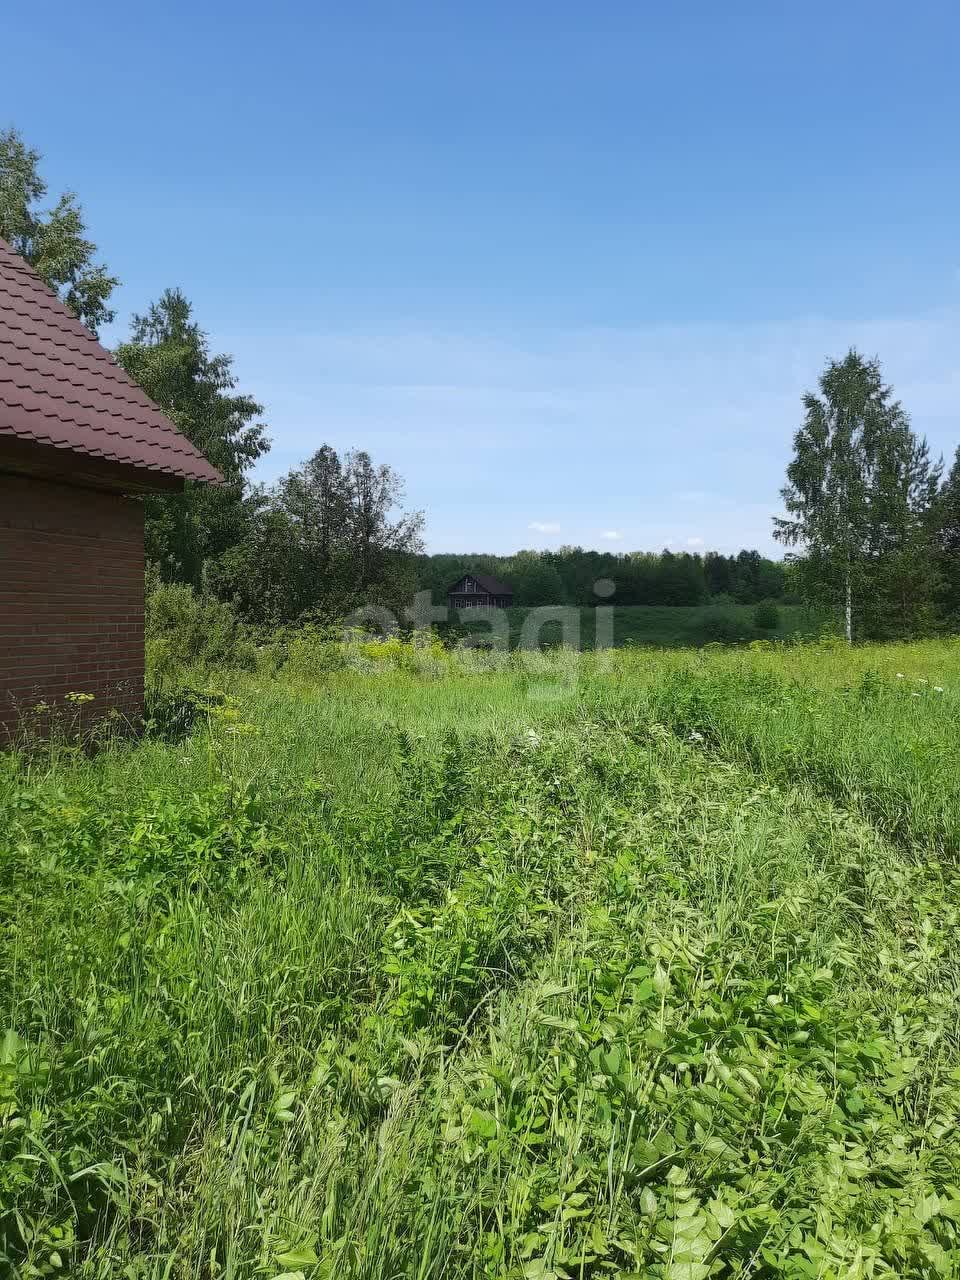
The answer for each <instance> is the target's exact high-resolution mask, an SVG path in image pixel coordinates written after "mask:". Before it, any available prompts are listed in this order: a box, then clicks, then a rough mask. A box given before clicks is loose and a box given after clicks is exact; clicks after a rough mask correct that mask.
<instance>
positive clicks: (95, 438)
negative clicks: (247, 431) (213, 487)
mask: <svg viewBox="0 0 960 1280" xmlns="http://www.w3.org/2000/svg"><path fill="white" fill-rule="evenodd" d="M4 436H8V437H9V436H13V437H16V438H18V439H20V440H26V441H34V442H35V443H37V444H42V445H52V446H53V447H54V448H56V449H63V450H66V451H68V452H72V453H77V454H82V455H84V456H85V457H92V458H102V459H104V460H105V461H107V462H113V463H121V464H123V465H125V466H130V467H136V468H138V469H142V470H144V471H154V472H158V473H162V474H164V475H167V476H179V477H182V478H183V479H189V480H202V481H206V482H208V483H213V484H217V483H220V482H222V481H223V476H221V474H220V472H219V471H218V470H217V469H216V467H213V466H211V465H210V463H209V462H208V461H207V460H206V458H205V457H204V456H203V454H202V453H200V451H199V450H198V449H195V448H194V446H193V445H192V444H191V443H190V441H189V440H188V439H187V438H186V436H184V435H183V434H182V433H181V432H179V431H178V430H177V428H176V427H175V426H174V425H173V423H172V422H171V421H170V420H169V418H166V417H164V415H163V414H162V413H161V412H160V410H159V409H158V408H157V406H156V405H155V404H154V403H153V401H152V400H151V399H150V398H149V396H147V395H145V394H144V392H143V391H141V389H140V388H139V387H138V386H137V384H136V383H135V382H134V381H133V380H132V379H131V378H129V377H128V376H127V374H126V373H125V372H124V371H123V369H121V368H120V366H119V365H118V364H117V363H116V361H115V360H114V358H113V356H111V354H110V352H109V351H107V350H106V348H105V347H102V346H101V345H100V343H99V342H97V340H96V338H94V337H93V335H92V334H91V333H90V332H89V331H88V330H87V329H85V328H84V327H83V325H82V324H81V323H80V321H79V320H77V319H76V318H75V316H74V315H73V314H72V312H71V311H70V310H69V308H67V307H66V306H65V305H64V304H63V303H62V302H61V301H60V299H59V298H58V297H57V296H56V294H54V293H53V292H52V291H51V290H50V289H48V288H47V286H46V285H45V284H44V283H43V281H42V280H41V279H40V278H39V276H37V275H36V274H35V272H34V271H33V270H32V268H31V267H29V266H28V265H27V263H26V262H25V261H24V260H23V258H21V257H20V256H19V255H18V254H16V253H14V252H13V250H12V249H11V248H10V246H9V245H8V244H6V243H5V241H3V240H0V440H2V438H3V437H4Z"/></svg>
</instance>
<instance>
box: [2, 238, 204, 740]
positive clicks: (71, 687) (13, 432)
mask: <svg viewBox="0 0 960 1280" xmlns="http://www.w3.org/2000/svg"><path fill="white" fill-rule="evenodd" d="M222 479H223V477H222V476H221V475H220V473H219V472H218V471H217V470H216V469H215V468H214V467H212V466H211V465H210V463H209V462H207V460H206V459H205V458H204V457H203V455H202V454H200V453H199V452H198V451H197V450H196V449H195V448H194V447H193V445H192V444H191V443H190V442H189V440H187V439H186V437H185V436H183V435H182V434H181V433H180V432H179V431H178V430H177V429H176V427H174V425H173V423H172V422H170V421H169V420H168V419H167V418H165V417H164V416H163V414H162V413H161V412H160V410H159V409H158V408H157V406H156V405H155V404H154V403H153V402H152V401H151V400H150V399H149V398H148V397H147V396H146V395H145V394H144V393H143V392H142V391H141V390H140V388H139V387H138V386H137V385H136V384H135V383H134V382H132V381H131V379H130V378H128V377H127V375H126V373H124V371H123V370H122V369H121V368H120V367H119V365H117V364H116V362H115V361H114V359H113V357H112V356H111V355H110V353H109V352H108V351H107V350H106V349H105V348H104V347H102V346H101V345H100V344H99V343H98V342H97V340H96V339H95V338H94V337H93V336H92V334H90V333H89V332H88V331H87V330H86V329H85V328H84V327H83V325H82V324H80V322H79V321H78V320H76V319H75V318H74V316H73V314H72V313H71V312H70V311H69V310H68V308H67V307H65V306H64V305H63V303H61V302H60V300H59V299H58V298H57V297H56V295H55V294H54V293H52V292H51V290H50V289H48V288H47V286H46V285H45V284H43V283H42V281H41V280H40V279H39V278H38V276H37V275H36V274H35V273H34V271H33V270H32V269H31V268H30V267H29V266H28V265H27V263H26V262H24V260H23V259H22V258H21V257H19V256H18V255H17V254H15V253H14V252H13V250H12V249H11V248H10V247H9V245H7V244H6V243H5V242H4V241H2V240H0V739H2V738H3V737H5V736H8V735H9V734H10V733H12V732H13V731H15V729H16V726H17V725H18V724H19V723H20V717H21V714H22V712H23V709H24V708H25V707H27V706H33V705H35V704H36V703H37V702H38V701H45V702H47V703H50V704H54V705H55V704H57V703H58V702H59V701H60V700H62V699H63V697H64V695H66V694H68V693H71V692H81V693H92V694H93V695H94V701H93V702H92V703H91V704H90V709H91V711H92V710H94V709H96V711H97V712H99V713H103V712H106V711H109V710H110V709H111V708H112V707H116V708H117V710H118V711H119V712H120V713H122V714H123V715H124V716H126V717H128V718H129V719H130V720H132V721H135V720H136V718H137V716H138V715H139V714H140V712H141V710H142V707H143V675H144V671H143V603H144V599H143V573H144V554H143V504H142V502H141V501H140V495H142V494H145V493H153V492H168V493H169V492H178V491H181V490H182V489H183V488H184V485H185V484H186V482H187V481H188V480H190V481H195V482H201V483H203V482H206V483H213V484H217V483H220V482H222Z"/></svg>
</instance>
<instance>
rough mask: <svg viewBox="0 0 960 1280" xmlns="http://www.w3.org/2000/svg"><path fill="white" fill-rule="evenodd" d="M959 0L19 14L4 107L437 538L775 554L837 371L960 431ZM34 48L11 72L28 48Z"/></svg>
mask: <svg viewBox="0 0 960 1280" xmlns="http://www.w3.org/2000/svg"><path fill="white" fill-rule="evenodd" d="M958 40H960V9H958V7H957V6H956V5H955V4H947V3H942V4H940V3H936V4H934V3H924V2H921V3H915V4H911V5H904V4H902V3H896V4H893V3H886V2H881V3H861V2H860V0H844V3H843V4H839V5H838V4H825V3H819V2H814V3H805V4H803V5H800V4H793V5H790V6H787V5H784V4H776V3H774V4H771V3H769V2H767V3H755V4H754V3H750V4H745V3H735V2H734V3H726V4H723V5H719V4H716V3H705V2H691V3H688V4H686V5H653V4H650V3H620V2H619V0H610V2H609V3H606V4H603V5H587V4H585V3H579V4H570V3H562V2H560V3H557V2H551V3H547V2H546V0H528V2H527V3H523V4H517V3H504V2H501V0H486V2H485V3H484V4H456V3H454V4H451V3H439V0H435V2H432V3H425V2H423V0H410V2H409V3H406V4H403V5H401V4H399V3H393V4H367V3H353V4H350V5H347V4H338V5H329V4H328V5H324V4H306V3H298V4H290V3H280V4H275V5H273V6H266V5H263V4H259V3H258V4H256V5H253V4H248V3H244V2H240V3H231V4H229V5H228V4H224V3H219V2H216V3H205V4H202V5H196V6H194V5H189V6H188V5H186V4H183V3H180V2H179V0H175V2H173V3H169V4H167V5H165V6H160V7H153V8H152V9H150V10H147V9H145V8H142V7H139V6H131V5H129V4H125V5H122V6H121V5H114V4H110V3H107V4H98V5H96V6H92V7H91V6H89V5H85V6H84V5H81V6H77V5H65V4H60V3H53V4H47V5H44V6H34V7H32V8H31V7H30V6H23V5H21V6H16V7H15V9H13V10H11V11H10V12H9V13H7V14H6V15H5V17H4V34H3V43H4V46H5V57H4V62H5V66H4V74H3V78H2V81H0V122H2V123H4V124H8V123H9V124H15V125H16V126H17V127H18V128H19V129H20V130H21V131H22V132H23V133H24V135H25V136H26V138H27V139H28V140H29V141H30V142H31V144H32V145H34V146H35V147H37V148H38V149H39V150H40V151H42V152H43V154H44V157H45V166H44V168H45V174H46V176H47V178H48V181H49V182H50V185H51V189H52V190H53V191H59V190H60V189H62V188H64V187H69V188H72V189H74V190H76V191H77V193H78V194H79V196H80V198H81V200H82V202H83V205H84V207H85V210H86V213H87V219H88V223H89V227H90V231H91V234H92V236H93V238H94V239H95V240H96V241H97V242H98V244H99V246H100V248H101V252H102V255H103V257H104V259H105V260H106V261H107V262H108V264H109V265H110V267H111V268H112V269H113V270H114V271H115V273H116V274H118V275H119V276H120V277H121V278H122V281H123V287H122V289H120V290H119V292H118V295H117V299H116V301H117V307H118V313H119V314H118V324H117V325H116V326H115V327H114V329H113V331H111V333H109V334H108V335H106V336H107V337H108V338H110V339H116V338H119V337H120V336H122V334H123V332H124V331H125V329H126V324H127V320H128V317H129V315H130V313H131V312H133V311H136V310H140V309H142V308H143V307H144V306H145V305H146V304H147V303H148V302H149V301H150V300H151V299H152V298H153V297H155V296H156V295H157V294H158V293H159V292H160V291H161V290H162V289H163V288H165V287H166V286H168V285H179V286H180V287H182V288H183V289H184V291H185V292H186V293H187V295H188V296H189V297H190V298H191V299H192V301H193V302H194V305H195V309H196V314H197V317H198V319H199V321H200V322H201V324H202V325H203V326H204V327H205V328H206V329H207V330H208V332H209V333H210V336H211V341H212V344H213V346H214V348H215V349H218V350H226V351H230V352H232V353H233V354H234V355H235V357H236V371H237V374H238V376H239V378H240V382H241V385H242V387H243V388H244V389H245V390H249V391H251V392H253V393H254V394H256V395H258V396H259V397H260V398H261V399H262V400H263V402H264V404H265V406H266V413H265V419H266V421H267V422H268V423H269V427H270V434H271V436H272V438H273V442H274V444H273V449H272V451H271V454H270V455H269V458H268V459H267V460H266V461H265V462H264V464H263V465H262V467H261V468H260V477H261V478H263V479H266V480H269V479H271V478H272V477H274V476H275V475H277V474H279V473H280V472H282V471H284V470H286V469H287V468H288V467H290V466H291V465H294V464H296V463H298V462H299V461H300V460H301V459H303V458H304V457H305V456H307V455H308V454H309V453H311V452H312V451H313V450H314V449H315V448H317V447H318V446H319V445H320V444H321V443H323V442H329V443H332V444H334V445H336V446H338V447H343V448H345V447H349V446H358V447H366V448H368V449H369V450H370V451H371V452H372V453H373V455H374V457H375V458H376V459H377V460H382V461H387V462H389V463H391V464H392V465H393V466H395V467H396V468H397V469H398V470H399V471H400V472H401V473H402V474H403V476H404V477H405V478H406V481H407V492H408V499H409V502H410V503H411V504H412V505H416V506H420V507H423V508H424V509H425V511H426V514H427V533H428V542H429V546H430V548H431V549H432V550H463V551H467V550H489V551H498V552H509V551H512V550H516V549H517V548H519V547H523V546H555V545H558V544H560V543H564V542H576V543H581V544H583V545H587V546H599V547H610V548H614V549H620V550H630V549H639V548H643V549H656V548H659V547H661V546H663V545H665V544H667V543H669V544H671V545H673V546H674V547H676V548H678V549H679V548H683V547H687V546H690V547H694V548H699V547H701V546H704V545H706V546H709V547H717V548H720V549H736V548H737V547H739V546H741V545H749V546H758V547H760V548H762V549H765V550H773V549H774V548H775V545H776V544H774V543H773V542H772V539H771V537H770V517H771V515H772V514H773V513H774V512H775V511H776V510H777V493H778V489H779V487H780V485H781V483H782V477H783V470H784V467H785V464H786V462H787V460H788V457H789V453H790V441H791V435H792V432H793V430H794V428H795V427H796V425H797V422H798V417H799V396H800V394H801V392H802V391H803V390H804V389H805V388H807V387H810V386H812V385H813V384H814V382H815V380H816V377H817V374H818V372H819V370H820V368H821V367H822V364H823V362H824V360H825V359H826V357H827V356H829V355H836V354H842V353H843V351H844V350H845V349H846V348H847V347H848V346H849V345H851V344H856V345H858V346H860V347H861V348H862V349H863V350H865V351H866V352H867V353H868V354H871V355H872V354H876V355H879V356H880V358H881V360H882V361H883V364H884V369H885V372H886V374H887V376H888V378H889V379H890V380H891V381H892V382H893V383H894V386H895V388H896V390H897V392H898V394H899V395H900V397H901V399H902V400H903V401H904V403H905V405H906V407H907V409H908V410H909V411H910V412H911V414H912V416H913V420H914V425H915V426H916V428H917V429H918V430H920V431H923V432H925V433H926V434H927V435H928V437H929V439H930V441H931V443H932V445H933V446H934V449H935V450H936V451H941V450H942V451H944V452H948V453H949V454H951V455H952V453H953V450H954V448H955V447H956V445H957V444H958V443H960V341H958V339H960V200H958V197H960V166H958V145H957V136H958V125H960V77H958V76H957V73H956V51H957V47H958ZM11 51H12V53H13V55H14V56H13V57H10V56H9V55H10V53H11Z"/></svg>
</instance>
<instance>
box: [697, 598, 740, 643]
mask: <svg viewBox="0 0 960 1280" xmlns="http://www.w3.org/2000/svg"><path fill="white" fill-rule="evenodd" d="M702 631H703V635H704V637H705V638H706V640H707V641H708V642H709V643H711V644H737V643H738V642H739V641H741V640H749V639H750V636H749V634H747V633H748V632H749V627H747V626H745V625H744V623H743V622H742V621H741V619H740V618H739V617H738V615H737V613H736V611H735V610H733V609H724V608H717V607H716V606H714V607H712V608H709V609H707V610H706V611H705V612H704V615H703V622H702Z"/></svg>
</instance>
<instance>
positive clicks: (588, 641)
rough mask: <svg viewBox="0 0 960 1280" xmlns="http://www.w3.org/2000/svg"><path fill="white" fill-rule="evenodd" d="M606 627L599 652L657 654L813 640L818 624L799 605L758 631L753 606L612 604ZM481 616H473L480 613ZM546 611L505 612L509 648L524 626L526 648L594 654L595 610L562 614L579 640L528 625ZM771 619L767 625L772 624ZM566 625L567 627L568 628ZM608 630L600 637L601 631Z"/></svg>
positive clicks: (468, 623)
mask: <svg viewBox="0 0 960 1280" xmlns="http://www.w3.org/2000/svg"><path fill="white" fill-rule="evenodd" d="M607 607H608V608H610V609H611V610H612V613H611V616H610V619H609V623H607V624H601V637H602V638H601V644H600V646H599V647H600V648H603V647H604V646H605V645H609V644H610V643H612V644H613V645H615V646H616V647H618V648H623V647H627V646H630V645H634V646H640V647H652V648H660V649H676V648H690V647H694V648H696V647H700V646H702V645H707V644H711V643H717V642H724V643H739V642H743V641H748V642H749V641H753V640H755V639H758V638H759V639H762V638H766V639H771V640H787V639H797V638H799V637H801V636H812V635H816V634H817V632H818V631H819V630H820V629H821V627H822V626H823V619H822V617H821V616H819V615H818V614H817V613H816V612H814V611H811V610H809V609H807V608H805V607H804V606H802V605H776V606H775V607H774V611H773V619H775V623H774V625H773V626H771V627H770V628H769V629H763V628H758V627H757V626H756V622H755V615H756V607H755V606H753V605H742V604H735V603H732V602H731V603H730V604H727V605H611V606H607ZM482 612H483V611H478V613H482ZM550 612H551V610H549V609H546V610H539V611H538V610H535V609H524V608H515V609H508V610H506V616H507V618H508V621H509V643H510V646H511V647H512V648H517V647H520V645H521V642H522V639H523V638H524V624H525V623H527V630H528V635H527V637H526V639H527V641H528V646H527V647H529V646H535V645H537V644H543V645H545V646H550V645H562V644H564V643H567V644H568V645H570V644H573V645H575V646H577V643H578V647H580V648H581V649H593V648H594V647H595V639H596V625H597V611H596V610H595V609H593V608H589V609H587V608H580V609H577V608H574V609H567V608H564V609H563V613H564V615H565V617H566V618H568V619H570V618H574V619H579V621H578V622H575V623H574V624H573V625H574V626H575V627H576V628H577V631H578V636H577V637H570V636H569V635H568V636H567V637H566V641H565V639H564V633H563V630H562V628H561V625H560V623H559V622H549V621H546V620H545V621H544V622H543V623H542V624H540V625H539V626H538V627H537V628H536V629H535V630H534V629H533V628H532V627H531V624H529V623H528V619H530V618H531V615H534V620H536V615H537V614H538V613H539V614H540V615H541V616H543V617H544V618H545V619H546V617H547V615H548V614H549V613H550ZM773 619H771V621H772V620H773ZM567 625H569V623H568V624H567ZM604 625H606V626H607V628H608V630H607V633H606V638H604V633H603V630H602V628H603V626H604ZM471 627H473V628H474V629H475V630H476V631H477V632H478V633H482V632H483V630H484V627H483V626H482V625H480V624H479V623H477V622H476V619H474V618H471V617H470V616H469V615H468V616H467V618H466V619H465V620H464V622H463V625H462V627H460V628H458V630H464V631H469V630H470V629H471Z"/></svg>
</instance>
